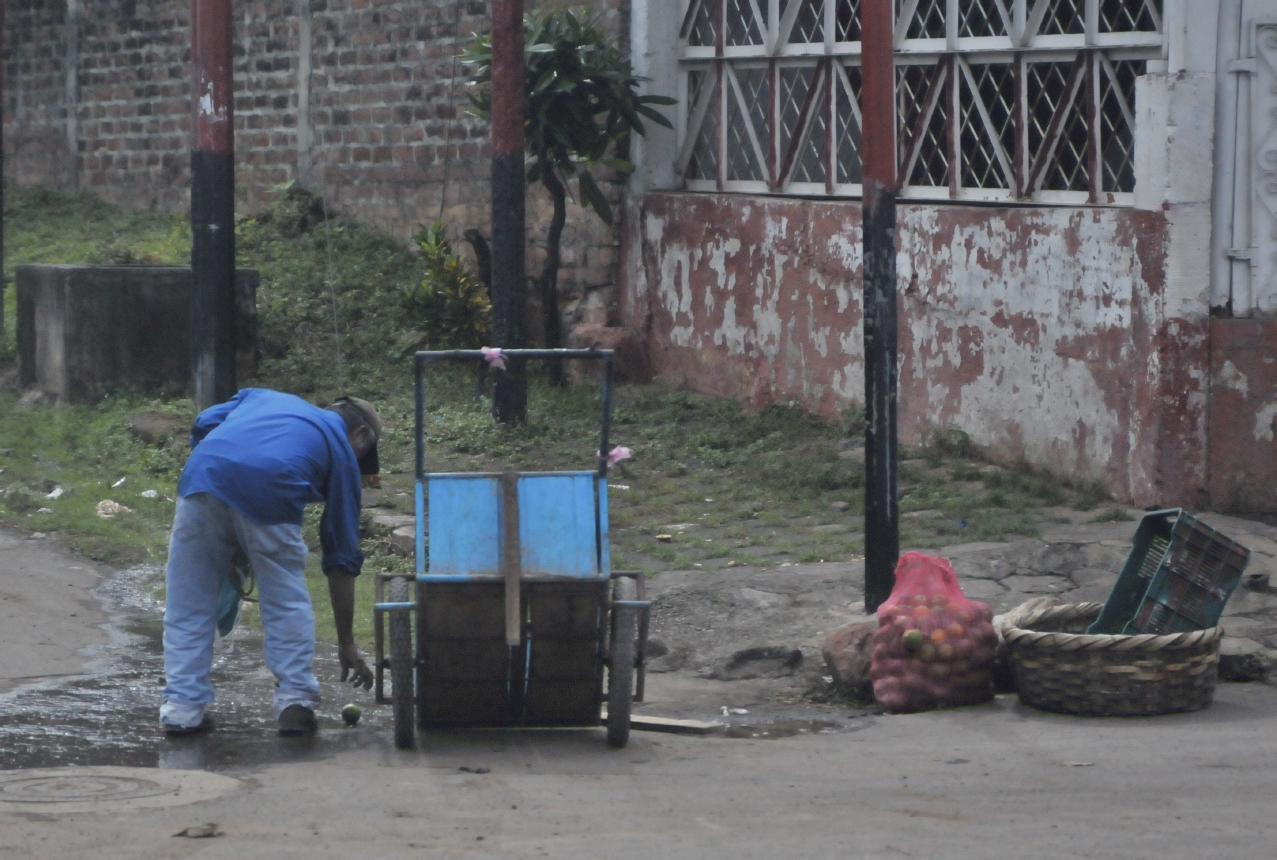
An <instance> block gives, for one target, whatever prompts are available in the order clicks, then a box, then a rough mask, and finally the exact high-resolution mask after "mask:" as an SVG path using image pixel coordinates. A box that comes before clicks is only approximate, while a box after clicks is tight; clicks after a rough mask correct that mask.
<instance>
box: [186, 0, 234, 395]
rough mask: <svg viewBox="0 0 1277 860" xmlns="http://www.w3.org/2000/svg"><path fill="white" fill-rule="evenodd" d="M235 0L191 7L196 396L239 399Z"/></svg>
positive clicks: (202, 0)
mask: <svg viewBox="0 0 1277 860" xmlns="http://www.w3.org/2000/svg"><path fill="white" fill-rule="evenodd" d="M232 33H233V29H232V19H231V0H191V64H192V66H193V67H194V68H193V76H192V81H191V271H192V275H193V287H194V301H193V303H192V305H193V308H192V318H191V343H192V349H193V355H192V361H191V370H192V380H191V381H192V394H193V397H194V400H195V405H196V408H198V409H207V408H208V407H209V406H212V405H213V404H215V403H221V402H222V401H225V400H229V399H230V398H231V397H232V396H233V395H234V394H235V147H234V139H233V138H234V135H233V130H232V125H233V120H234V114H233V111H232V99H233V93H232V90H231V43H232Z"/></svg>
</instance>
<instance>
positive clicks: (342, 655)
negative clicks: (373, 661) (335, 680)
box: [337, 642, 373, 690]
mask: <svg viewBox="0 0 1277 860" xmlns="http://www.w3.org/2000/svg"><path fill="white" fill-rule="evenodd" d="M337 657H338V659H340V660H341V679H342V680H343V681H345V680H346V679H347V678H350V682H351V683H352V684H354V685H355V686H356V687H363V688H364V689H365V690H367V689H368V688H369V687H371V686H372V680H373V675H372V669H371V668H369V666H368V663H367V662H366V661H365V660H364V655H363V654H360V653H359V646H358V645H356V644H355V643H354V642H345V643H343V644H341V645H338V646H337Z"/></svg>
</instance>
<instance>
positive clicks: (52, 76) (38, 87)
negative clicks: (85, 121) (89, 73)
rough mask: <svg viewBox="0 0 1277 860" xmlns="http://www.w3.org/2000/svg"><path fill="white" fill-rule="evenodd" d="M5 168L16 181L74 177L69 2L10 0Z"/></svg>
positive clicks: (61, 181) (62, 181)
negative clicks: (67, 34) (70, 150)
mask: <svg viewBox="0 0 1277 860" xmlns="http://www.w3.org/2000/svg"><path fill="white" fill-rule="evenodd" d="M4 3H5V33H4V36H5V48H6V53H5V57H6V62H5V75H4V80H5V93H4V148H5V151H4V156H5V161H4V168H5V177H6V178H7V179H9V180H10V181H13V182H18V183H22V184H31V183H35V182H42V183H45V184H48V185H53V186H57V187H59V188H65V187H67V184H68V182H69V180H70V178H71V177H70V173H69V166H70V163H71V160H70V159H69V158H68V146H67V134H66V47H67V46H66V40H65V38H64V34H65V31H66V4H65V2H64V0H16V2H15V0H4Z"/></svg>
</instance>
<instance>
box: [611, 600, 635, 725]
mask: <svg viewBox="0 0 1277 860" xmlns="http://www.w3.org/2000/svg"><path fill="white" fill-rule="evenodd" d="M637 590H638V586H637V585H636V584H635V582H634V580H632V579H630V578H629V577H626V576H623V577H619V578H618V579H617V580H616V582H615V585H614V586H613V597H614V599H615V600H633V599H634V598H635V596H636V593H637ZM637 639H638V613H637V610H635V608H634V607H633V606H613V607H612V652H611V660H610V662H609V665H608V671H607V745H608V746H610V747H615V748H617V749H620V748H621V747H623V746H625V745H626V744H627V743H628V742H629V740H630V707H631V705H632V704H633V702H634V648H635V643H636V641H637Z"/></svg>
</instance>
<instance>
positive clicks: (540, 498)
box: [417, 471, 611, 579]
mask: <svg viewBox="0 0 1277 860" xmlns="http://www.w3.org/2000/svg"><path fill="white" fill-rule="evenodd" d="M427 485H428V488H429V490H428V496H429V515H428V518H427V519H428V528H429V532H428V533H429V535H430V545H429V571H430V573H429V576H430V577H432V578H433V577H467V578H475V579H485V578H494V577H499V576H500V575H501V573H500V565H501V559H500V547H501V535H502V534H503V531H504V528H505V514H504V511H503V510H502V508H503V505H502V498H501V477H500V475H494V474H487V473H434V474H431V475H429V476H427ZM518 499H519V512H518V514H519V562H520V567H521V568H522V575H523V577H524V578H568V579H597V578H600V577H602V578H606V577H607V576H608V574H609V568H610V563H611V557H610V553H609V552H608V549H607V546H608V527H607V479H606V478H600V477H599V476H598V473H597V472H593V471H591V472H538V473H524V474H520V475H519V476H518ZM422 525H423V523H422V520H421V518H418V520H417V528H418V529H419V530H420V529H421V528H422ZM423 543H424V541H423Z"/></svg>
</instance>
